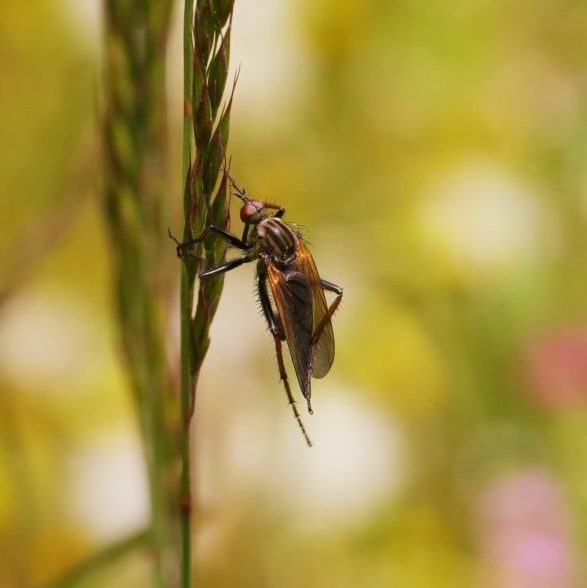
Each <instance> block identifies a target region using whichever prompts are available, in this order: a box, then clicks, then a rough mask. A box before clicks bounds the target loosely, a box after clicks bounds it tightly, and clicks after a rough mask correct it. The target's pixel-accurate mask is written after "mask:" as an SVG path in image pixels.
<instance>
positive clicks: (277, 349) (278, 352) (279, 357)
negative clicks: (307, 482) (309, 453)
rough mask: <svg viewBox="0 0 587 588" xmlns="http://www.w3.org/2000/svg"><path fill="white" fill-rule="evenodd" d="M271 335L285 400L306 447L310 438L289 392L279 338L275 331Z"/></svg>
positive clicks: (309, 442) (310, 443)
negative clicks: (285, 396)
mask: <svg viewBox="0 0 587 588" xmlns="http://www.w3.org/2000/svg"><path fill="white" fill-rule="evenodd" d="M272 335H273V340H274V341H275V354H276V356H277V367H278V369H279V377H280V379H281V381H282V382H283V387H284V388H285V393H286V394H287V400H288V402H289V404H290V406H291V409H292V411H293V413H294V417H295V418H296V421H298V425H299V427H300V430H301V431H302V435H303V436H304V439H305V440H306V443H307V444H308V447H312V441H311V440H310V437H309V436H308V433H307V432H306V427H304V423H303V421H302V417H301V416H300V413H299V412H298V409H297V407H296V404H295V400H294V397H293V394H292V393H291V388H290V387H289V380H288V378H287V371H286V370H285V364H284V363H283V352H282V345H281V339H280V338H279V336H278V335H277V334H276V333H272Z"/></svg>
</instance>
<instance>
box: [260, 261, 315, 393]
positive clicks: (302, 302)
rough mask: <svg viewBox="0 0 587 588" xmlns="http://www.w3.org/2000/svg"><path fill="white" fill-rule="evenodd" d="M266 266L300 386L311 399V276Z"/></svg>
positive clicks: (270, 265)
mask: <svg viewBox="0 0 587 588" xmlns="http://www.w3.org/2000/svg"><path fill="white" fill-rule="evenodd" d="M265 270H266V272H267V280H268V282H269V286H270V287H271V292H272V294H273V300H274V302H275V306H276V308H277V313H278V315H279V320H280V322H281V325H282V327H283V332H284V334H285V338H286V341H287V346H288V348H289V353H290V355H291V359H292V363H293V366H294V369H295V371H296V376H297V378H298V382H299V384H300V389H301V390H302V393H303V395H304V397H305V398H306V399H308V400H309V399H310V396H311V385H310V375H311V371H310V368H311V365H312V364H311V360H312V335H313V328H312V327H313V316H312V286H311V284H310V279H309V278H308V276H307V275H305V274H304V273H302V272H300V271H297V270H295V269H292V270H289V271H286V272H282V271H280V270H279V269H277V268H276V267H275V266H273V265H272V264H271V263H266V264H265Z"/></svg>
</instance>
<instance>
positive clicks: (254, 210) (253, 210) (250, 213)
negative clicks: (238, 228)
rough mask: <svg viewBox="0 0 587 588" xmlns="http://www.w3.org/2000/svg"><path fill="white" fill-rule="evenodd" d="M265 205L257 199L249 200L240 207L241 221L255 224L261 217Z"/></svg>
mask: <svg viewBox="0 0 587 588" xmlns="http://www.w3.org/2000/svg"><path fill="white" fill-rule="evenodd" d="M264 208H265V205H264V204H263V203H262V202H259V200H251V201H250V202H247V203H245V204H244V205H243V206H242V208H241V220H242V221H243V223H249V224H255V223H258V222H259V221H261V219H262V218H263V209H264Z"/></svg>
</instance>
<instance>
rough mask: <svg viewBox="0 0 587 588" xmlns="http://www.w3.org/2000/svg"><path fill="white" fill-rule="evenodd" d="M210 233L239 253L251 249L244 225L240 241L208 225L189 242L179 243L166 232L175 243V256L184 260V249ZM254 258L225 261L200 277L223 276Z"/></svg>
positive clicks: (199, 241) (245, 256) (246, 226)
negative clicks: (238, 250)
mask: <svg viewBox="0 0 587 588" xmlns="http://www.w3.org/2000/svg"><path fill="white" fill-rule="evenodd" d="M210 233H215V234H216V235H218V236H219V237H221V238H222V239H223V240H224V241H226V242H227V243H228V245H229V246H231V247H234V248H236V249H240V250H241V251H245V252H248V251H250V249H251V246H250V245H249V244H248V242H247V234H248V225H245V228H244V231H243V238H242V239H239V238H238V237H237V236H236V235H233V234H232V233H229V232H228V231H227V230H225V229H222V228H221V227H217V226H216V225H208V226H207V227H206V228H205V229H204V230H203V232H202V233H201V234H200V236H199V237H196V238H194V239H190V240H189V241H184V242H183V243H180V242H179V241H178V240H177V239H176V238H175V237H174V236H173V235H172V233H171V231H170V230H168V234H169V237H170V238H171V239H173V241H174V242H175V245H176V251H177V256H178V257H179V258H180V259H183V258H184V255H185V254H184V250H185V249H187V248H188V247H191V246H192V245H196V244H198V243H201V242H202V241H203V240H204V239H205V238H206V237H207V236H208V235H209V234H210ZM255 257H256V256H255V255H246V254H245V255H244V256H243V257H238V258H236V259H231V260H230V261H227V262H226V263H223V264H222V265H219V266H218V267H213V268H210V269H207V270H205V271H203V272H201V273H200V277H201V278H205V277H210V276H215V275H218V274H223V273H225V272H228V271H230V270H231V269H234V268H235V267H238V266H239V265H242V264H243V263H248V262H250V261H253V259H255Z"/></svg>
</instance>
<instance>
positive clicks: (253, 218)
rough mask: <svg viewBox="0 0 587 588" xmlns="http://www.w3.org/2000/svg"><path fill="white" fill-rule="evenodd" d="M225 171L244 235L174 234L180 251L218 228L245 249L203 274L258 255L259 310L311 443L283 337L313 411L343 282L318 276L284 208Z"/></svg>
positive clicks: (331, 342) (330, 355)
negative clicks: (182, 238) (184, 238)
mask: <svg viewBox="0 0 587 588" xmlns="http://www.w3.org/2000/svg"><path fill="white" fill-rule="evenodd" d="M225 173H226V175H227V176H228V179H229V180H230V182H231V184H232V187H233V188H234V190H235V194H236V196H238V198H240V200H241V201H242V203H243V205H242V207H241V209H240V218H241V221H242V222H243V224H244V227H243V233H242V236H241V238H240V239H239V238H238V237H237V236H236V235H233V234H232V233H230V232H228V231H226V230H225V229H223V228H221V227H217V226H214V225H209V226H208V227H206V229H204V231H203V233H202V234H201V235H200V236H199V237H197V238H196V239H193V240H191V241H188V242H186V243H179V242H178V241H177V240H175V239H174V240H175V241H176V244H177V251H178V255H179V256H180V257H181V256H182V253H183V250H184V248H185V247H188V246H190V245H193V244H195V243H200V242H202V241H203V240H204V239H205V238H206V236H207V235H208V234H210V233H215V234H216V235H218V236H219V237H221V238H222V239H224V240H225V241H226V243H227V244H228V245H229V246H230V247H234V248H236V249H239V250H241V251H242V255H241V256H240V257H236V258H234V259H231V260H229V261H226V262H225V263H223V264H221V265H219V266H218V267H213V268H207V269H205V270H204V271H202V272H201V273H200V278H206V277H210V276H215V275H218V274H222V273H224V272H228V271H230V270H232V269H234V268H236V267H239V266H240V265H243V264H245V263H249V262H252V261H255V260H256V261H257V278H256V279H257V291H258V295H259V301H260V303H261V310H262V312H263V315H264V317H265V320H266V321H267V325H268V327H269V331H270V332H271V334H272V335H273V340H274V342H275V351H276V356H277V367H278V369H279V377H280V379H281V381H282V382H283V386H284V388H285V392H286V394H287V398H288V401H289V404H290V405H291V407H292V410H293V413H294V416H295V418H296V420H297V421H298V424H299V426H300V429H301V431H302V434H303V435H304V438H305V440H306V443H307V444H308V445H309V446H311V445H312V442H311V441H310V438H309V437H308V434H307V432H306V429H305V427H304V424H303V422H302V419H301V417H300V414H299V412H298V410H297V408H296V405H295V403H294V398H293V395H292V392H291V389H290V386H289V380H288V377H287V371H286V369H285V364H284V361H283V353H282V342H283V341H286V342H287V346H288V349H289V353H290V355H291V359H292V363H293V366H294V369H295V372H296V376H297V380H298V383H299V386H300V389H301V391H302V394H303V396H304V398H305V399H306V402H307V405H308V412H309V413H310V414H312V413H313V411H312V403H311V397H312V387H311V379H312V378H323V377H324V376H325V375H326V374H327V373H328V372H329V371H330V367H331V366H332V362H333V361H334V333H333V330H332V323H331V319H332V315H333V314H334V312H335V311H336V309H337V308H338V305H339V304H340V301H341V300H342V288H341V287H340V286H337V285H336V284H333V283H332V282H328V281H327V280H323V279H322V278H321V277H320V275H319V274H318V270H317V269H316V264H315V263H314V259H313V257H312V254H311V253H310V250H309V249H308V247H307V245H306V243H305V242H304V239H303V237H302V235H301V233H300V232H299V230H298V229H297V228H296V226H295V225H294V224H291V223H288V222H285V221H283V220H282V219H283V216H284V214H285V208H283V207H282V206H279V205H277V204H271V203H268V202H263V201H261V200H256V199H252V198H249V196H248V195H247V194H246V192H245V190H244V189H243V188H241V187H240V186H239V185H238V184H237V183H236V181H235V180H234V179H233V178H232V177H231V176H230V175H229V174H228V173H227V172H225ZM271 211H274V212H271ZM170 236H171V237H172V238H173V236H172V235H171V234H170ZM325 291H329V292H332V293H334V294H335V299H334V301H333V302H332V304H330V305H328V304H327V302H326V297H325V295H324V292H325ZM269 292H271V296H270V295H269Z"/></svg>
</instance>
